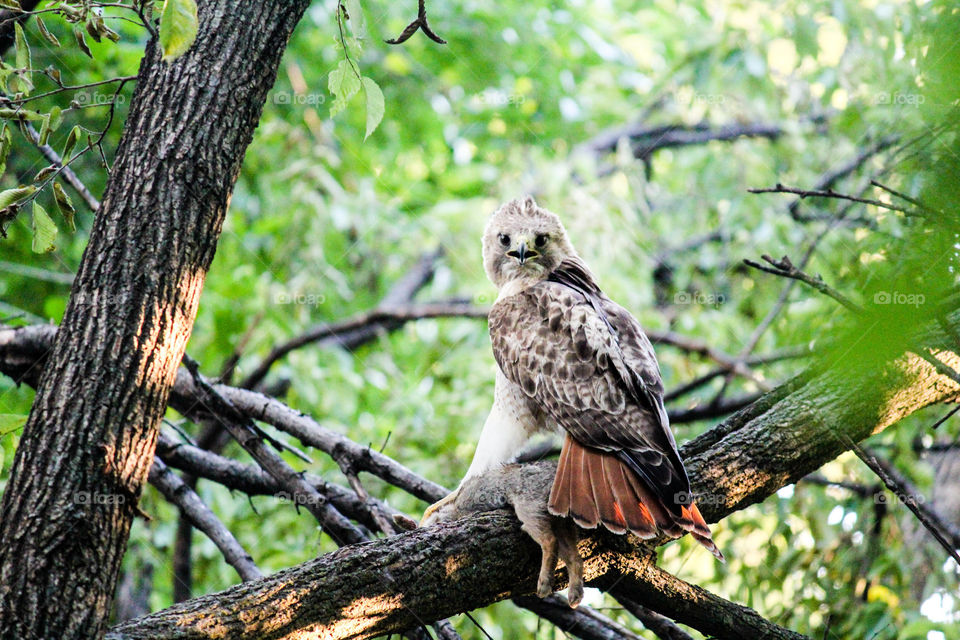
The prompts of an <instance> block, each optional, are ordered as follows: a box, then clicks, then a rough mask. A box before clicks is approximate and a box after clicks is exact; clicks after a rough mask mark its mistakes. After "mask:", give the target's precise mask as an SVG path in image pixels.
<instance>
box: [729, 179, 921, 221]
mask: <svg viewBox="0 0 960 640" xmlns="http://www.w3.org/2000/svg"><path fill="white" fill-rule="evenodd" d="M747 191H749V192H750V193H792V194H794V195H798V196H800V199H801V200H803V199H804V198H833V199H836V200H848V201H850V202H858V203H860V204H872V205H873V206H875V207H879V208H881V209H889V210H890V211H899V212H900V213H904V214H906V215H911V216H913V215H917V213H916V212H915V211H913V210H912V209H905V208H903V207H898V206H897V205H894V204H890V203H888V202H881V201H880V200H873V199H871V198H861V197H859V196H852V195H849V194H846V193H839V192H837V191H834V190H833V189H798V188H797V187H787V186H784V185H782V184H780V183H779V182H778V183H777V184H776V186H773V187H767V188H764V189H747Z"/></svg>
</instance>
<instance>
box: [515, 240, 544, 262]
mask: <svg viewBox="0 0 960 640" xmlns="http://www.w3.org/2000/svg"><path fill="white" fill-rule="evenodd" d="M507 255H508V256H510V257H511V258H516V259H517V262H519V263H520V264H521V265H522V264H523V263H524V262H526V261H527V260H532V259H533V258H536V257H537V256H538V255H540V253H539V252H538V251H535V250H533V249H528V248H527V243H526V242H521V243H520V246H519V247H517V248H516V249H513V250H511V251H507Z"/></svg>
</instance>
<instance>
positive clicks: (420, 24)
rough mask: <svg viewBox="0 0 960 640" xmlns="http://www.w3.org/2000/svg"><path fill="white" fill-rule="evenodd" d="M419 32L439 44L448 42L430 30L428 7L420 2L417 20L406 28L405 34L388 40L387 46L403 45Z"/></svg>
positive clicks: (422, 0)
mask: <svg viewBox="0 0 960 640" xmlns="http://www.w3.org/2000/svg"><path fill="white" fill-rule="evenodd" d="M418 30H422V31H423V35H425V36H427V37H428V38H430V39H431V40H433V41H434V42H436V43H437V44H447V41H446V40H444V39H443V38H441V37H440V36H438V35H437V34H436V33H434V31H433V29H431V28H430V24H429V23H428V22H427V7H426V3H425V2H424V0H420V6H419V9H418V11H417V19H416V20H414V21H413V22H411V23H410V24H408V25H407V26H406V28H404V30H403V33H401V34H400V35H399V36H397V37H396V38H391V39H390V40H386V43H387V44H402V43H404V42H406V41H407V40H409V39H410V36H412V35H413V34H415V33H416V32H417V31H418Z"/></svg>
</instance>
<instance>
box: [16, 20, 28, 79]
mask: <svg viewBox="0 0 960 640" xmlns="http://www.w3.org/2000/svg"><path fill="white" fill-rule="evenodd" d="M13 40H14V44H15V45H16V48H17V58H16V60H17V68H18V69H29V68H30V47H29V46H28V45H27V38H26V36H25V35H23V27H21V26H20V23H19V22H14V23H13Z"/></svg>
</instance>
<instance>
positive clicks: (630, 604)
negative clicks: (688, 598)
mask: <svg viewBox="0 0 960 640" xmlns="http://www.w3.org/2000/svg"><path fill="white" fill-rule="evenodd" d="M631 595H632V594H631ZM613 597H614V598H615V599H616V601H617V602H619V603H620V604H622V605H623V608H624V609H626V610H627V611H629V612H630V613H631V614H633V617H635V618H636V619H637V620H639V621H640V622H641V623H642V624H643V626H644V627H646V628H647V629H649V630H650V631H652V632H653V634H654V635H655V636H657V637H658V638H660V640H693V636H691V635H690V634H689V633H687V632H686V631H684V630H683V629H681V628H680V627H678V626H677V624H676V623H675V622H674V621H673V620H671V619H670V618H668V617H666V616H664V615H661V614H659V613H657V612H656V611H654V610H653V609H648V608H647V607H645V606H643V605H642V604H640V603H639V602H636V601H634V600H633V599H632V598H630V597H627V595H626V594H624V593H621V592H619V591H618V592H616V593H614V594H613Z"/></svg>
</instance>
